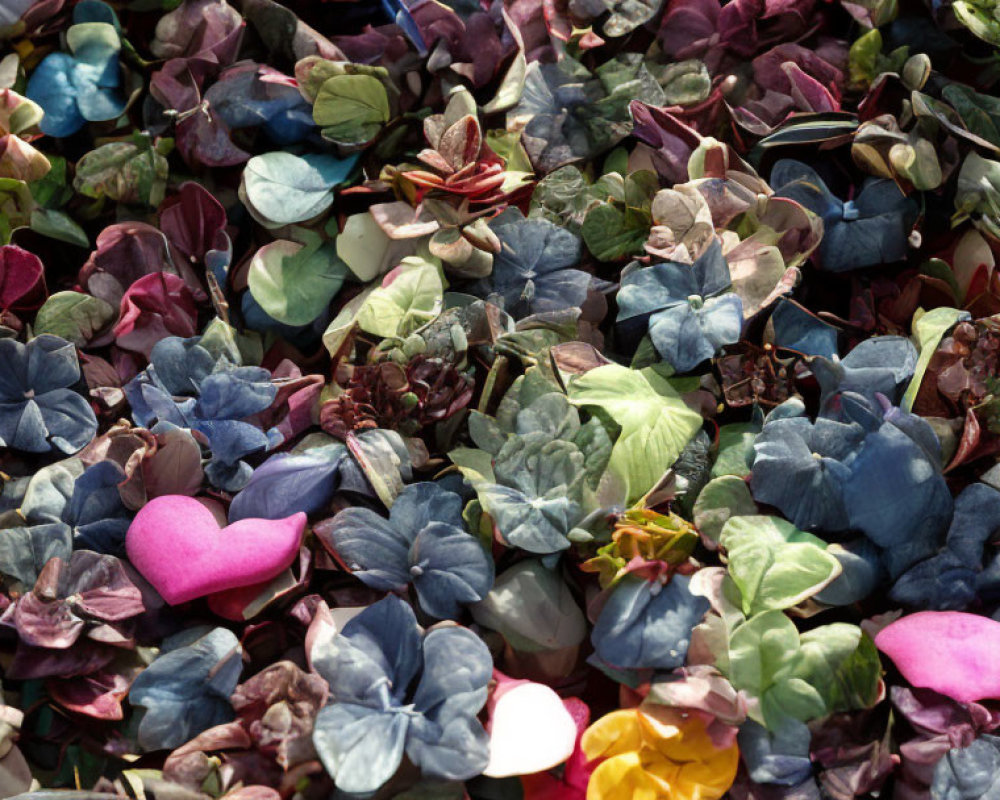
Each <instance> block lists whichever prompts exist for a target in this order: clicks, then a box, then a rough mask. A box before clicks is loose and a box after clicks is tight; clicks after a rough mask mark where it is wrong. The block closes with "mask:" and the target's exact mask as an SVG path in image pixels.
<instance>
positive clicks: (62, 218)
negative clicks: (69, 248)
mask: <svg viewBox="0 0 1000 800" xmlns="http://www.w3.org/2000/svg"><path fill="white" fill-rule="evenodd" d="M31 230H33V231H35V232H37V233H40V234H42V236H48V237H49V238H51V239H58V240H59V241H60V242H69V243H70V244H75V245H76V246H77V247H90V240H89V239H88V238H87V234H86V232H85V231H84V230H83V228H81V227H80V226H79V225H77V224H76V223H75V222H74V221H73V219H72V218H71V217H70V216H69V215H68V214H66V213H64V212H62V211H57V210H54V209H50V208H36V209H35V210H34V211H32V212H31Z"/></svg>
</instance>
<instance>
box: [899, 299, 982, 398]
mask: <svg viewBox="0 0 1000 800" xmlns="http://www.w3.org/2000/svg"><path fill="white" fill-rule="evenodd" d="M971 318H972V316H971V315H970V314H969V312H968V311H959V310H958V309H957V308H935V309H933V310H931V311H927V312H923V311H922V309H918V310H917V313H916V314H914V315H913V323H912V324H913V338H914V339H916V340H917V341H916V345H917V348H918V349H919V350H920V358H918V359H917V366H916V369H914V370H913V378H912V379H911V380H910V385H909V386H908V387H907V388H906V394H904V395H903V402H902V404H901V406H900V407H901V408H903V409H904V410H906V411H909V410H910V409H911V408H913V401H914V400H916V399H917V392H919V391H920V383H921V381H923V379H924V373H925V372H927V365H928V364H930V362H931V356H933V355H934V351H935V350H936V349H937V346H938V344H939V343H940V342H941V339H942V337H943V336H944V335H945V333H946V332H947V331H948V329H949V328H951V327H952V326H953V325H954V324H955V323H956V322H960V321H961V320H966V319H971Z"/></svg>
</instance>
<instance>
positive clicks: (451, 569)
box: [316, 483, 493, 619]
mask: <svg viewBox="0 0 1000 800" xmlns="http://www.w3.org/2000/svg"><path fill="white" fill-rule="evenodd" d="M316 535H317V536H318V537H319V538H320V541H322V542H323V543H324V544H325V545H326V546H327V547H328V548H329V549H330V550H331V551H332V552H333V553H334V554H336V555H337V556H338V557H339V558H340V560H341V561H342V562H343V563H344V564H345V565H346V566H347V567H348V568H349V569H350V570H351V571H352V572H353V573H354V574H355V575H356V576H357V577H358V578H360V579H361V580H362V581H364V583H365V584H367V585H368V586H371V587H372V588H374V589H381V590H382V591H387V592H389V591H403V590H404V589H405V588H406V586H407V585H408V584H410V583H412V584H413V588H414V590H415V591H416V593H417V598H418V599H419V601H420V607H421V608H423V610H424V611H426V612H427V613H428V614H430V615H431V616H432V617H437V618H438V619H445V618H454V617H457V616H458V614H459V611H460V610H461V607H462V606H463V605H465V604H468V603H475V602H478V601H480V600H482V599H483V598H484V597H486V593H487V592H489V590H490V587H492V586H493V559H492V558H491V557H490V556H489V554H488V553H487V552H486V551H485V550H484V549H483V547H482V545H480V544H479V542H478V541H477V540H476V538H475V537H473V536H472V535H471V534H470V533H468V532H467V531H466V530H465V525H464V523H463V521H462V499H461V497H459V496H458V495H457V494H455V493H454V492H449V491H447V490H446V489H442V488H441V487H440V486H438V485H437V484H434V483H414V484H411V485H410V486H407V487H406V488H405V489H403V491H402V492H400V494H399V496H398V497H397V498H396V501H395V502H394V503H393V505H392V509H391V510H390V512H389V519H385V518H384V517H382V516H380V515H379V514H376V513H375V512H374V511H372V510H371V509H367V508H359V507H355V508H346V509H344V510H343V511H341V512H340V513H339V514H337V515H336V516H335V517H333V519H330V520H327V521H326V522H324V523H320V524H319V525H317V526H316Z"/></svg>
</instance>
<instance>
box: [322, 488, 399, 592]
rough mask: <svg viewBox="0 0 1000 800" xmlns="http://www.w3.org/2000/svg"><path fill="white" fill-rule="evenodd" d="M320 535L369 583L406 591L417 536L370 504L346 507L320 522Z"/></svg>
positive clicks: (380, 587)
mask: <svg viewBox="0 0 1000 800" xmlns="http://www.w3.org/2000/svg"><path fill="white" fill-rule="evenodd" d="M315 531H316V535H317V536H318V537H319V538H320V540H321V541H322V542H323V544H324V545H325V546H326V547H327V548H329V549H330V550H332V551H333V552H334V553H336V554H337V556H338V558H339V559H340V560H341V561H342V562H343V564H344V566H346V567H347V569H349V570H351V572H352V573H353V574H354V575H355V577H357V578H360V579H361V580H362V581H363V582H364V583H365V585H367V586H371V587H372V588H373V589H379V590H381V591H384V592H390V591H402V590H404V589H405V588H406V586H407V584H409V582H410V573H409V560H408V553H409V549H410V545H411V544H412V543H413V538H412V537H411V536H410V535H409V534H408V533H407V532H405V531H401V530H400V529H399V528H397V527H396V526H395V525H393V524H392V522H391V521H390V520H387V519H385V518H384V517H381V516H379V515H378V514H376V513H375V512H374V511H372V510H371V509H368V508H345V509H344V510H343V511H340V512H338V513H337V515H336V516H335V517H334V518H333V519H330V520H326V521H325V522H321V523H320V524H319V525H317V526H316V529H315Z"/></svg>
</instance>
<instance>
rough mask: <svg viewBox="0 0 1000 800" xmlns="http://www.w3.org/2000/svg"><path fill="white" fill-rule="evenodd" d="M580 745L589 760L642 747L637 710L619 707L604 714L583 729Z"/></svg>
mask: <svg viewBox="0 0 1000 800" xmlns="http://www.w3.org/2000/svg"><path fill="white" fill-rule="evenodd" d="M580 747H581V748H582V749H583V753H584V755H586V756H587V758H589V759H590V760H591V761H593V760H594V759H595V758H607V757H609V756H616V755H620V754H622V753H628V752H634V751H638V750H639V748H640V747H642V733H641V731H640V729H639V712H638V711H636V710H635V709H621V710H619V711H612V712H611V713H610V714H605V715H604V716H603V717H601V718H600V719H599V720H597V722H595V723H594V724H593V725H591V726H590V727H589V728H587V730H586V731H584V733H583V738H582V739H581V740H580Z"/></svg>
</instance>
